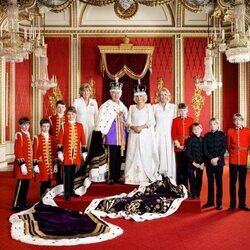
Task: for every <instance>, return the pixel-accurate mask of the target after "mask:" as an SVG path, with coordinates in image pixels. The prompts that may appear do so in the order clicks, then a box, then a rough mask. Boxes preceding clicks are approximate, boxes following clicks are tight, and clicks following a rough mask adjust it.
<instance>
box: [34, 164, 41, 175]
mask: <svg viewBox="0 0 250 250" xmlns="http://www.w3.org/2000/svg"><path fill="white" fill-rule="evenodd" d="M33 170H34V172H35V173H37V174H40V169H39V167H38V165H35V166H34V167H33Z"/></svg>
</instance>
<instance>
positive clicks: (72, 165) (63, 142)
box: [57, 107, 87, 200]
mask: <svg viewBox="0 0 250 250" xmlns="http://www.w3.org/2000/svg"><path fill="white" fill-rule="evenodd" d="M67 117H68V122H65V123H64V124H62V126H61V130H60V133H59V144H58V147H57V151H58V159H59V160H60V161H62V162H63V165H64V180H63V183H64V198H65V200H70V198H71V197H78V196H79V195H77V194H76V193H75V191H74V176H75V169H76V165H80V164H81V155H82V157H83V159H84V160H85V158H86V154H87V149H86V138H85V134H84V129H83V126H82V124H81V123H78V122H76V109H75V107H69V108H68V110H67Z"/></svg>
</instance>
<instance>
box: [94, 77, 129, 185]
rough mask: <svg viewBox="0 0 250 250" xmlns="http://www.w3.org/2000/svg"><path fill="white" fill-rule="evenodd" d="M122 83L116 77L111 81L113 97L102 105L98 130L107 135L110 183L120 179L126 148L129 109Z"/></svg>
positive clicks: (106, 144) (98, 119)
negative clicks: (122, 98)
mask: <svg viewBox="0 0 250 250" xmlns="http://www.w3.org/2000/svg"><path fill="white" fill-rule="evenodd" d="M122 85H123V84H122V83H121V82H119V79H118V78H116V79H115V82H111V83H110V96H111V99H109V100H108V101H106V102H105V103H103V104H102V105H101V107H100V110H99V113H98V118H97V123H96V124H97V125H96V130H97V131H101V132H102V134H103V135H104V136H105V142H104V144H105V146H106V148H107V152H108V154H107V158H108V159H107V162H108V181H107V183H108V184H113V183H114V182H119V181H120V172H121V156H122V155H123V151H124V149H125V143H126V127H125V123H126V120H127V114H128V110H127V107H126V106H125V105H124V104H123V103H122V101H121V100H120V98H121V96H122Z"/></svg>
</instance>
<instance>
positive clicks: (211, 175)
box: [206, 163, 223, 206]
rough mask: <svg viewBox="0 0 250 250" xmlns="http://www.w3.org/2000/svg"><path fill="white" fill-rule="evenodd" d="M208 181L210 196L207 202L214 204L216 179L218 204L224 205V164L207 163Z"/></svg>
mask: <svg viewBox="0 0 250 250" xmlns="http://www.w3.org/2000/svg"><path fill="white" fill-rule="evenodd" d="M206 173H207V182H208V198H207V203H209V204H214V179H215V182H216V205H217V206H221V205H222V194H223V182H222V175H223V166H213V165H212V164H210V163H207V165H206Z"/></svg>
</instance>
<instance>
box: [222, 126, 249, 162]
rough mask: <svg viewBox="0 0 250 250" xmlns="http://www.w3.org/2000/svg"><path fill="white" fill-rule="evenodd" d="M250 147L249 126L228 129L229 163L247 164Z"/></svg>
mask: <svg viewBox="0 0 250 250" xmlns="http://www.w3.org/2000/svg"><path fill="white" fill-rule="evenodd" d="M249 148H250V129H249V128H241V129H236V128H230V129H228V131H227V150H228V152H229V163H230V164H234V165H246V164H247V158H248V151H249Z"/></svg>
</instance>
